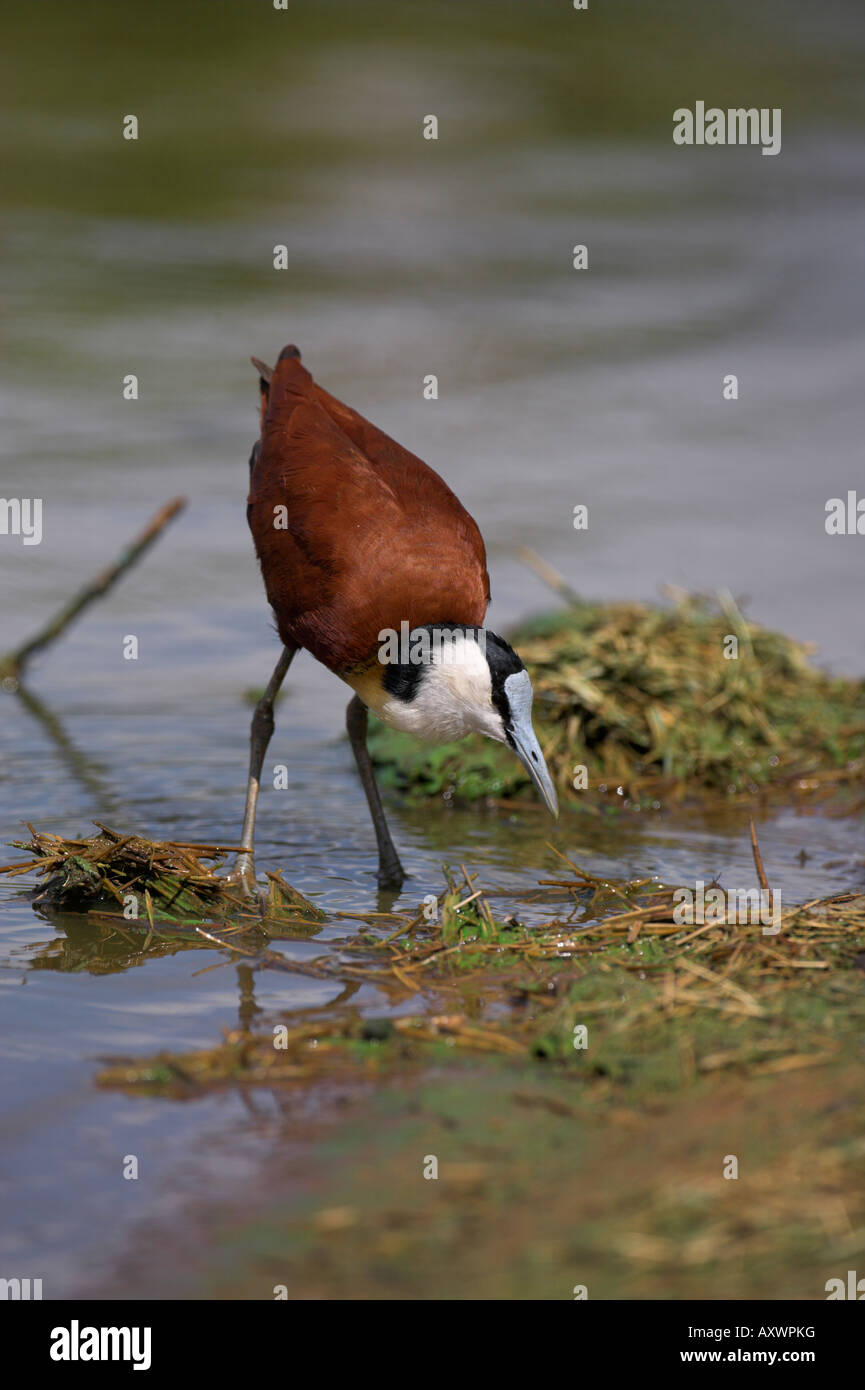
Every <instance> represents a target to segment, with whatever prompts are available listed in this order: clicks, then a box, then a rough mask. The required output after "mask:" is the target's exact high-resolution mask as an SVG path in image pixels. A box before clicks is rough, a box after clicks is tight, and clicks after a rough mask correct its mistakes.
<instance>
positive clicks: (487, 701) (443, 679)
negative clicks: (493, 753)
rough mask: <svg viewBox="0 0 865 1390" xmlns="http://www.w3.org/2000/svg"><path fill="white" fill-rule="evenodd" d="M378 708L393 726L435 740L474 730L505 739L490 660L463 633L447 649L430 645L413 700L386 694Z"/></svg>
mask: <svg viewBox="0 0 865 1390" xmlns="http://www.w3.org/2000/svg"><path fill="white" fill-rule="evenodd" d="M376 713H377V714H378V715H379V717H380V718H381V719H383V720H384V722H385V723H386V724H390V725H391V726H392V727H393V728H394V729H401V730H402V731H403V732H404V733H407V734H413V735H414V736H415V738H420V739H425V740H426V739H428V740H430V741H434V742H437V743H450V742H452V741H453V740H455V739H460V738H465V736H466V734H473V733H479V734H485V735H486V736H487V738H494V739H497V740H498V741H499V742H500V743H504V742H505V741H506V740H505V727H504V724H503V722H502V717H501V715H500V714H499V712H498V710H497V709H496V707H495V705H494V704H493V701H492V682H491V679H490V668H489V666H488V664H487V659H486V657H485V655H484V653H483V651H482V650H481V649H480V647H479V646H478V643H477V642H476V641H475V640H474V639H473V638H471V637H465V635H464V634H462V633H459V634H456V635H455V637H454V639H453V641H452V642H451V643H449V644H448V645H447V646H445V647H444V648H442V649H435V648H434V649H433V650H432V652H431V654H430V659H429V661H428V663H427V664H426V665H425V666H424V668H423V670H422V672H421V675H420V681H419V684H418V688H417V690H416V692H415V695H414V699H412V700H410V701H405V700H400V699H399V698H398V697H397V696H395V695H388V694H385V698H384V701H383V703H382V705H381V706H380V708H379V709H378V710H377V711H376Z"/></svg>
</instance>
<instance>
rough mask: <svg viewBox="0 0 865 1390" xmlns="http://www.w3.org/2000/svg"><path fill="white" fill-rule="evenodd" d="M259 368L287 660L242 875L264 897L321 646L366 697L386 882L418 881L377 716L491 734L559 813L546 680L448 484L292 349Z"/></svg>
mask: <svg viewBox="0 0 865 1390" xmlns="http://www.w3.org/2000/svg"><path fill="white" fill-rule="evenodd" d="M251 361H252V364H253V366H254V367H255V369H256V371H257V372H258V375H259V394H260V420H259V430H260V433H259V438H258V439H257V440H256V442H255V443H254V445H253V447H252V453H251V455H250V459H249V469H250V482H249V495H248V499H247V520H248V522H249V528H250V531H251V532H252V538H253V542H254V546H255V550H256V554H257V556H258V560H259V564H260V567H261V573H262V578H263V580H264V587H265V592H266V594H267V598H268V601H269V603H270V607H271V609H272V611H273V614H274V617H275V619H276V627H277V631H278V634H279V637H280V640H281V642H282V646H283V649H282V653H281V655H280V658H279V660H278V662H277V664H276V667H275V669H274V672H273V675H272V676H271V678H270V681H269V683H268V685H267V687H266V689H265V691H264V694H263V695H262V697H261V699H260V700H259V701H258V704H257V705H256V707H255V711H254V713H253V716H252V727H251V730H250V760H249V780H248V787H247V797H246V808H245V813H244V822H243V830H242V835H241V843H240V847H239V850H238V854H237V858H236V860H235V862H234V866H233V868H232V871H231V873H230V875H229V877H230V879H231V881H232V882H234V883H236V884H239V885H240V886H241V888H242V889H243V890H244V892H245V893H247V894H254V892H255V860H254V835H255V819H256V808H257V802H258V791H259V784H260V779H261V769H262V766H263V762H264V757H265V753H266V751H267V746H268V743H269V742H270V738H271V736H272V734H273V729H274V713H273V709H274V701H275V699H276V696H277V693H278V691H279V688H280V686H281V684H282V682H283V680H284V678H285V674H286V672H287V671H288V668H289V666H290V665H291V662H292V660H293V658H294V656H295V654H296V653H297V652H298V651H299V650H301V649H305V650H306V651H308V652H309V653H311V655H312V656H313V657H315V658H316V660H318V661H320V662H321V663H322V665H324V666H326V667H327V669H328V670H329V671H332V672H333V673H334V675H336V676H338V677H339V678H340V679H341V680H343V681H344V682H345V683H346V684H347V685H348V686H350V687H351V688H352V689H353V691H354V694H353V696H352V698H351V700H350V701H349V704H348V708H347V711H346V727H347V731H348V736H349V741H350V743H351V748H352V751H353V754H354V758H355V762H356V764H357V770H358V773H359V775H360V780H361V784H362V786H363V789H364V792H365V794H366V799H367V802H368V805H369V810H370V814H371V817H372V823H373V828H374V831H375V836H376V842H377V846H378V875H377V879H378V886H379V888H380V889H388V890H394V891H396V890H399V889H400V888H401V887H402V884H403V882H404V880H405V873H404V870H403V867H402V864H401V861H400V858H399V855H398V853H397V850H396V848H395V846H394V843H393V840H392V839H391V835H390V831H389V829H388V825H387V821H386V818H385V814H384V809H383V806H382V802H381V796H380V794H379V791H378V787H377V785H376V780H375V774H374V771H373V765H372V760H371V758H370V754H369V751H368V748H367V721H368V712H369V711H370V710H371V711H372V712H373V713H374V714H375V716H376V717H377V718H378V719H380V720H381V721H382V722H383V723H385V724H387V725H390V726H391V727H392V728H395V729H399V730H403V731H405V732H408V733H410V734H413V735H415V736H416V737H417V738H420V739H422V740H425V741H428V742H439V743H441V742H449V741H451V740H454V739H460V738H463V737H465V736H466V735H467V734H470V733H475V732H478V733H481V734H484V735H486V736H487V737H488V738H491V739H494V740H496V741H497V742H499V743H504V744H507V745H508V746H509V747H510V748H511V749H512V750H513V752H514V753H515V754H516V756H517V758H519V760H520V762H521V763H522V764H523V766H524V767H525V768H526V770H527V771H528V773H529V776H530V777H531V779H532V781H533V783H534V785H535V787H536V788H537V790H538V792H539V793H540V796H541V798H542V799H543V801H544V803H545V804H546V806H547V808H548V809H549V811H550V812H551V813H552V814H553V815H554V816H557V815H558V803H557V799H556V792H555V787H554V785H553V781H552V778H551V777H550V773H549V770H548V768H547V765H546V762H545V760H544V755H543V753H542V751H541V748H540V745H539V743H538V740H537V737H536V735H535V731H534V728H533V725H532V685H531V680H530V678H529V674H528V672H527V670H526V668H525V666H524V665H523V662H522V661H521V660H520V658H519V656H518V655H517V653H516V652H515V651H514V649H513V647H511V646H510V644H509V643H508V642H506V641H505V640H504V638H502V637H500V636H498V635H497V634H495V633H494V632H491V631H490V630H489V629H487V628H486V627H485V626H484V621H485V618H486V612H487V607H488V605H489V602H490V586H489V577H488V574H487V567H486V550H485V547H484V542H483V538H482V536H481V533H480V530H479V529H478V526H477V523H476V522H475V521H474V519H473V518H472V517H471V516H470V515H469V513H468V512H467V511H466V509H465V508H464V507H463V505H462V503H461V502H460V501H459V499H458V498H457V497H456V496H455V494H454V493H453V492H452V491H451V489H450V488H449V487H448V485H447V484H446V483H445V482H444V480H443V479H442V478H441V477H439V475H438V473H436V472H435V471H434V470H433V469H432V468H430V467H428V465H427V464H425V463H423V462H422V461H421V459H419V458H417V457H416V456H415V455H414V454H412V453H409V451H408V450H407V449H405V448H403V446H402V445H401V444H398V443H397V442H396V441H395V440H393V439H391V438H390V437H389V436H388V435H386V434H384V433H383V432H382V431H381V430H380V429H378V428H377V427H376V426H375V425H373V424H372V423H371V422H370V421H369V420H366V419H365V418H364V417H363V416H362V415H360V414H358V412H357V411H355V410H353V409H352V408H351V407H350V406H347V405H344V404H343V403H342V402H341V401H340V400H337V398H336V397H335V396H332V395H331V394H330V393H329V392H328V391H326V390H324V388H323V387H321V386H319V385H318V383H317V382H316V381H315V380H314V378H313V377H312V375H311V374H310V372H309V371H308V370H307V368H306V367H305V366H304V365H303V363H302V361H301V356H300V352H299V350H298V349H297V348H296V347H295V346H294V345H293V344H290V345H289V346H288V347H285V348H283V350H282V352H280V354H279V358H278V360H277V363H276V366H275V367H274V368H270V367H268V366H267V365H266V364H265V363H264V362H262V361H261V360H260V359H258V358H257V357H253V358H251Z"/></svg>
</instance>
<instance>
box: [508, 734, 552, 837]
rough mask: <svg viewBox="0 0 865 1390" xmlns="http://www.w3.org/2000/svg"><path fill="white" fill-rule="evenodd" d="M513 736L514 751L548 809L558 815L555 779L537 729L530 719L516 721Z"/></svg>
mask: <svg viewBox="0 0 865 1390" xmlns="http://www.w3.org/2000/svg"><path fill="white" fill-rule="evenodd" d="M511 738H512V739H513V741H514V751H515V752H516V755H517V757H518V758H519V760H520V762H521V763H522V765H523V767H524V768H525V769H526V772H527V773H528V774H529V776H530V777H531V779H532V781H533V782H534V784H535V786H536V787H537V789H538V791H539V792H540V794H541V797H542V798H543V802H544V805H545V806H546V808H547V810H548V811H550V812H552V814H553V815H554V816H558V814H559V802H558V798H557V797H556V789H555V787H554V786H553V779H552V777H551V776H550V774H549V771H548V769H547V765H546V763H545V761H544V755H543V753H542V752H541V745H540V744H539V743H538V740H537V739H536V738H535V731H534V729H533V728H532V726H531V723H530V722H529V721H526V722H525V723H521V724H516V723H515V724H514V725H513V726H512V727H511Z"/></svg>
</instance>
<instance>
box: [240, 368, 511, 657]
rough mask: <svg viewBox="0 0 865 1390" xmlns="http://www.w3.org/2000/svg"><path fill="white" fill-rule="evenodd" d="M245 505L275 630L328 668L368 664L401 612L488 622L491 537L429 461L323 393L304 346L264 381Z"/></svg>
mask: <svg viewBox="0 0 865 1390" xmlns="http://www.w3.org/2000/svg"><path fill="white" fill-rule="evenodd" d="M256 365H257V366H259V370H260V365H263V364H256ZM260 374H261V377H262V382H263V383H264V381H265V378H264V373H263V372H261V373H260ZM248 516H249V523H250V527H251V529H252V533H253V537H254V539H255V545H256V550H257V553H258V557H259V560H260V562H261V566H262V572H263V574H264V579H265V586H266V588H267V594H268V598H269V600H270V603H271V606H272V607H273V609H274V612H275V614H276V617H277V623H278V626H279V631H280V636H281V637H282V639H283V641H285V642H293V643H296V644H297V645H300V646H304V647H306V648H307V649H308V650H309V651H311V652H312V654H313V655H314V656H316V657H317V658H318V659H319V660H320V661H323V662H324V664H325V665H326V666H328V667H330V669H331V670H336V671H344V670H346V669H349V668H350V667H352V666H356V665H359V664H362V663H363V662H365V661H367V660H368V659H369V658H370V657H371V656H372V655H373V654H374V653H375V650H376V648H377V646H378V643H379V633H380V632H381V631H382V630H383V629H385V628H392V629H394V630H396V631H399V627H400V623H401V622H403V621H407V622H408V623H409V625H410V626H411V627H419V626H423V625H424V624H426V623H435V622H453V623H465V624H471V625H473V626H480V625H481V624H482V623H483V619H484V614H485V612H486V607H487V603H488V602H489V585H488V579H487V573H486V565H485V555H484V546H483V541H482V539H481V536H480V532H479V531H478V528H477V526H476V525H475V523H474V521H473V520H472V518H471V517H470V516H469V514H468V512H466V511H465V509H464V508H463V506H462V504H461V503H460V502H459V501H458V499H457V498H456V497H455V496H454V494H453V493H452V492H451V490H450V488H448V487H447V486H446V484H445V483H444V482H443V481H442V479H441V478H439V476H438V474H437V473H435V472H434V471H433V470H432V469H431V468H428V467H427V466H426V464H424V463H422V462H421V460H420V459H417V458H415V456H414V455H413V454H410V453H409V452H408V451H407V450H405V449H403V448H402V447H401V446H400V445H399V444H397V443H396V442H395V441H394V440H392V439H390V438H389V437H388V436H387V435H385V434H383V433H382V432H381V431H380V430H377V429H376V427H375V426H374V425H371V424H370V423H369V422H368V421H366V420H364V419H363V417H362V416H360V415H357V414H356V412H354V411H351V410H349V408H348V407H347V406H344V405H342V404H341V402H339V401H336V400H335V399H334V398H333V397H331V396H329V395H328V394H327V393H326V392H323V391H321V389H320V388H318V387H317V386H316V384H315V382H314V381H313V379H312V377H311V376H310V374H309V372H307V371H306V369H305V368H304V367H303V366H302V365H301V363H300V359H299V356H297V355H296V349H295V350H294V351H291V350H290V349H285V350H284V351H283V353H282V354H281V355H280V360H279V362H278V363H277V365H276V368H275V369H274V371H273V373H272V376H271V378H270V381H269V383H267V402H266V411H265V415H264V423H263V426H262V436H261V440H260V445H259V449H258V455H257V458H256V460H255V463H254V467H253V471H252V480H251V488H250V495H249V507H248Z"/></svg>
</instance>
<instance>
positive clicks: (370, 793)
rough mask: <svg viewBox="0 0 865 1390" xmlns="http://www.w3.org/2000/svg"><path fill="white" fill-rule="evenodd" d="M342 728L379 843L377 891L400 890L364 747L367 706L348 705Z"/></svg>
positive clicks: (395, 858)
mask: <svg viewBox="0 0 865 1390" xmlns="http://www.w3.org/2000/svg"><path fill="white" fill-rule="evenodd" d="M345 724H346V728H347V729H348V737H349V740H350V742H351V751H352V752H353V753H354V760H355V762H356V763H357V770H358V772H359V773H360V780H361V782H362V783H363V789H364V791H365V792H366V799H367V803H368V805H369V813H370V815H371V816H372V823H373V827H374V829H375V838H376V840H377V842H378V886H379V888H400V887H402V883H403V880H404V879H405V873H404V872H403V867H402V864H401V863H400V862H399V855H398V854H397V852H396V850H395V848H394V843H393V840H392V839H391V838H390V831H389V830H388V828H387V821H386V820H385V818H384V808H383V806H382V804H381V797H380V796H379V791H378V787H377V786H376V781H375V773H374V772H373V770H372V759H371V758H370V756H369V749H368V748H367V746H366V726H367V711H366V705H365V704H364V703H363V701H362V700H361V698H360V696H358V695H355V696H354V698H353V699H352V700H350V701H349V705H348V709H347V710H346V712H345Z"/></svg>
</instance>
